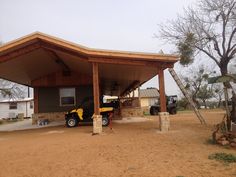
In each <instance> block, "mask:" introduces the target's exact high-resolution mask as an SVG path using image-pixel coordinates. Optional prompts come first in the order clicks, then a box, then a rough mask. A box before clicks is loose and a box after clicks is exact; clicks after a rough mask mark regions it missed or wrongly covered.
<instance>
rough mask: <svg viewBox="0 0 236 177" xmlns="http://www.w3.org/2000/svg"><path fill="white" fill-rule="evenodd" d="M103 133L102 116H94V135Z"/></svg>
mask: <svg viewBox="0 0 236 177" xmlns="http://www.w3.org/2000/svg"><path fill="white" fill-rule="evenodd" d="M100 133H102V115H93V134H100Z"/></svg>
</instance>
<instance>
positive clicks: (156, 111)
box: [150, 107, 159, 115]
mask: <svg viewBox="0 0 236 177" xmlns="http://www.w3.org/2000/svg"><path fill="white" fill-rule="evenodd" d="M158 112H159V111H158V109H157V108H155V107H151V108H150V114H151V115H158Z"/></svg>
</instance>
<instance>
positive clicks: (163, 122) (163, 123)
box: [159, 112, 170, 132]
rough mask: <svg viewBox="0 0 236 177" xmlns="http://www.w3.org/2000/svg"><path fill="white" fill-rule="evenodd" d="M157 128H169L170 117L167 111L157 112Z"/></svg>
mask: <svg viewBox="0 0 236 177" xmlns="http://www.w3.org/2000/svg"><path fill="white" fill-rule="evenodd" d="M159 128H160V131H162V132H167V131H169V129H170V118H169V113H168V112H160V113H159Z"/></svg>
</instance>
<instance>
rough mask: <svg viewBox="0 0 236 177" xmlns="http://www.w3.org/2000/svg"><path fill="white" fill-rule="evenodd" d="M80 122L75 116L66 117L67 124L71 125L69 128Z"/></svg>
mask: <svg viewBox="0 0 236 177" xmlns="http://www.w3.org/2000/svg"><path fill="white" fill-rule="evenodd" d="M78 124H79V121H78V119H77V118H75V117H70V118H67V119H66V126H67V127H69V128H72V127H77V126H78Z"/></svg>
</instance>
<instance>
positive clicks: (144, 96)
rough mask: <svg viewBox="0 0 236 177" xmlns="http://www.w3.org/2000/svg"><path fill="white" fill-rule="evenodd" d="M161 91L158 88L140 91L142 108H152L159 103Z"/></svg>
mask: <svg viewBox="0 0 236 177" xmlns="http://www.w3.org/2000/svg"><path fill="white" fill-rule="evenodd" d="M159 96H160V94H159V91H158V89H157V88H147V89H140V103H141V107H147V106H152V105H154V104H155V103H158V99H159Z"/></svg>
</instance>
